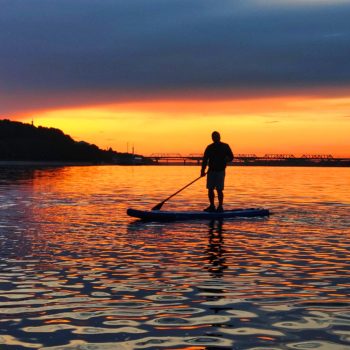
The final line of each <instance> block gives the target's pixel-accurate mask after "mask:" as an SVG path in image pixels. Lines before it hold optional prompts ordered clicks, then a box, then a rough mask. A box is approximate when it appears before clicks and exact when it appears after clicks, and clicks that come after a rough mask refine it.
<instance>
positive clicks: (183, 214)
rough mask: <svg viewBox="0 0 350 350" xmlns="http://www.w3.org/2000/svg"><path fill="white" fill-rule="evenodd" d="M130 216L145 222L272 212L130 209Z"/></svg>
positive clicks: (267, 212) (241, 215) (257, 209)
mask: <svg viewBox="0 0 350 350" xmlns="http://www.w3.org/2000/svg"><path fill="white" fill-rule="evenodd" d="M126 213H127V214H128V215H129V216H132V217H135V218H138V219H141V220H145V221H173V220H216V219H227V218H235V217H254V216H268V215H270V212H269V210H268V209H263V208H249V209H233V210H225V211H224V212H221V213H218V212H206V211H163V210H162V211H161V210H137V209H131V208H130V209H128V210H127V211H126Z"/></svg>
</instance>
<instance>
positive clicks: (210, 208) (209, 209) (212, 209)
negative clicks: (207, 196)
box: [204, 205, 216, 213]
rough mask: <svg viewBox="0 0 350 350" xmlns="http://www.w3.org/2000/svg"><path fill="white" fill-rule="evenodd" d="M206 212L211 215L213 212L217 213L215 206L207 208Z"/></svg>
mask: <svg viewBox="0 0 350 350" xmlns="http://www.w3.org/2000/svg"><path fill="white" fill-rule="evenodd" d="M204 211H207V212H209V213H212V212H214V211H216V209H215V205H209V207H208V208H205V209H204Z"/></svg>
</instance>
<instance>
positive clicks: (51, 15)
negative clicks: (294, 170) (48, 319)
mask: <svg viewBox="0 0 350 350" xmlns="http://www.w3.org/2000/svg"><path fill="white" fill-rule="evenodd" d="M0 6H1V11H0V28H1V30H0V118H6V119H11V120H18V121H23V122H31V121H33V122H34V125H42V126H49V127H56V128H60V129H62V130H63V131H64V132H65V133H67V134H69V135H71V136H72V137H73V138H75V139H76V140H85V141H87V142H90V143H94V144H96V145H98V146H100V147H101V148H109V147H112V148H113V149H115V150H117V151H121V152H125V151H131V150H132V149H134V150H135V152H137V153H141V154H144V155H149V154H152V153H181V154H191V153H196V154H197V153H202V152H203V149H204V148H205V146H206V145H207V144H208V143H210V142H211V139H210V134H211V132H212V131H213V130H218V131H219V132H220V133H221V135H222V140H223V141H224V142H227V143H229V144H230V145H231V148H232V149H233V151H234V153H236V154H238V153H239V154H247V153H249V154H252V153H254V154H257V155H263V154H266V153H288V154H295V155H301V154H332V155H334V156H349V157H350V137H349V133H350V65H349V58H350V21H349V18H350V0H332V1H325V0H220V1H217V0H216V1H214V0H133V1H127V0H103V1H101V0H0Z"/></svg>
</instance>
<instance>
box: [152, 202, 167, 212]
mask: <svg viewBox="0 0 350 350" xmlns="http://www.w3.org/2000/svg"><path fill="white" fill-rule="evenodd" d="M163 204H164V202H160V203H158V204H157V205H155V206H154V207H153V208H152V210H160V208H161V207H162V206H163Z"/></svg>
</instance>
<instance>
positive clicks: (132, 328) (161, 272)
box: [0, 166, 350, 350]
mask: <svg viewBox="0 0 350 350" xmlns="http://www.w3.org/2000/svg"><path fill="white" fill-rule="evenodd" d="M198 175H199V168H198V167H192V166H188V167H185V166H178V167H172V166H159V167H153V166H150V167H118V166H114V167H113V166H111V167H110V166H100V167H62V168H42V169H34V168H15V169H6V168H1V169H0V349H1V350H3V349H16V350H17V349H50V350H53V349H55V350H58V349H62V350H63V349H65V350H67V349H242V350H243V349H244V350H246V349H247V350H248V349H249V350H253V349H254V350H258V349H259V350H275V349H298V350H300V349H318V350H326V349H327V350H328V349H330V350H345V349H350V300H349V291H350V289H349V286H350V283H349V271H350V269H349V268H350V262H349V259H348V256H349V248H350V217H349V209H350V183H349V178H350V169H348V168H343V169H341V168H276V167H230V168H229V169H228V171H227V182H226V189H225V203H226V205H225V207H226V209H229V208H237V207H260V206H263V207H266V208H269V209H270V210H271V211H272V212H273V215H272V216H271V217H270V218H267V219H266V218H264V219H261V218H255V219H254V218H251V219H231V220H225V221H222V222H219V221H213V222H210V221H191V222H176V223H142V222H139V221H136V220H134V219H132V218H129V217H127V216H126V214H125V211H126V209H127V208H128V207H134V208H142V209H144V208H151V207H152V206H154V205H155V204H157V203H158V202H160V201H162V200H163V199H164V198H166V197H167V196H169V195H170V194H172V193H173V192H175V191H176V190H178V189H179V188H181V187H182V186H184V185H186V184H187V183H189V182H190V181H192V180H193V179H194V178H196V177H197V176H198ZM206 205H207V198H206V193H205V189H204V179H203V180H200V181H198V182H197V183H195V184H194V185H193V186H191V187H190V188H188V189H187V190H185V191H184V192H182V193H181V194H179V195H178V196H176V197H174V198H173V199H172V200H171V201H169V203H168V204H166V205H164V207H163V209H164V210H165V209H168V210H171V209H183V210H186V209H191V210H193V209H202V208H204V207H205V206H206Z"/></svg>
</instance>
